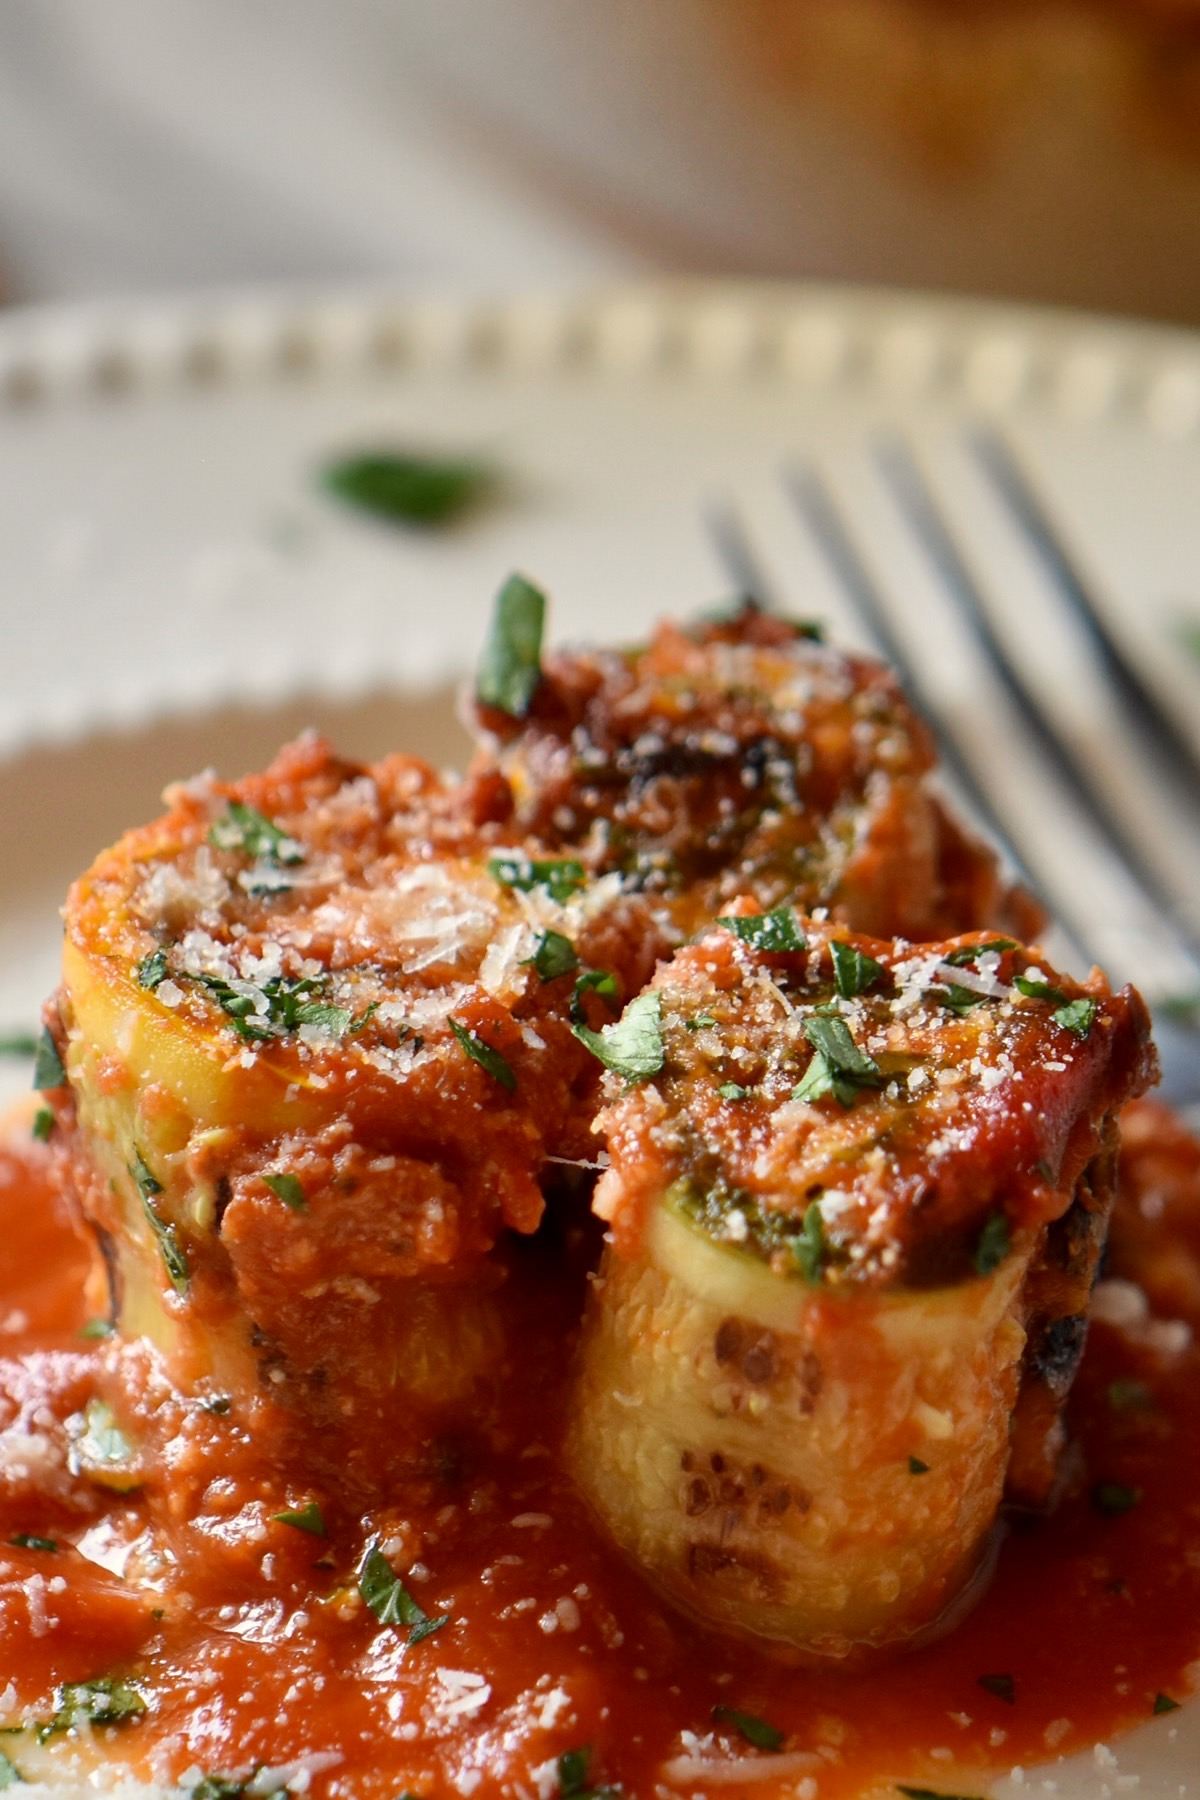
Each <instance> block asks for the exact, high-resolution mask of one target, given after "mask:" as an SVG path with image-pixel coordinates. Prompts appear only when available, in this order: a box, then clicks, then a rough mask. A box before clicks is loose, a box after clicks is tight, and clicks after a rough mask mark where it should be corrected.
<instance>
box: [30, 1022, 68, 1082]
mask: <svg viewBox="0 0 1200 1800" xmlns="http://www.w3.org/2000/svg"><path fill="white" fill-rule="evenodd" d="M33 1085H34V1087H35V1088H40V1089H41V1090H42V1092H43V1093H46V1092H48V1091H49V1090H51V1089H53V1088H60V1087H66V1085H67V1071H66V1070H65V1069H64V1068H63V1061H62V1057H61V1056H60V1055H59V1054H58V1045H57V1044H56V1043H55V1042H54V1039H53V1038H52V1037H51V1036H50V1031H49V1028H48V1027H47V1028H46V1029H45V1030H44V1031H43V1032H42V1035H41V1037H40V1038H39V1039H38V1041H37V1051H36V1055H35V1060H34V1064H33Z"/></svg>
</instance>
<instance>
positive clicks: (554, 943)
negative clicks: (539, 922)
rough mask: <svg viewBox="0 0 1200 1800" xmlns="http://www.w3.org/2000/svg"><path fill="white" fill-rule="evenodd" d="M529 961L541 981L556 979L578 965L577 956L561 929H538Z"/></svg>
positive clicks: (572, 945) (572, 971)
mask: <svg viewBox="0 0 1200 1800" xmlns="http://www.w3.org/2000/svg"><path fill="white" fill-rule="evenodd" d="M529 961H530V962H531V964H532V965H533V968H534V969H535V971H536V973H537V976H538V979H539V980H541V981H556V980H557V979H558V977H559V976H560V975H570V974H573V973H574V971H575V970H576V969H577V968H578V967H579V957H578V954H577V953H576V950H575V946H574V944H573V943H572V942H571V940H570V938H569V937H564V936H563V934H562V932H561V931H539V932H538V934H537V942H536V944H535V945H534V951H533V955H532V956H531V957H530V958H529Z"/></svg>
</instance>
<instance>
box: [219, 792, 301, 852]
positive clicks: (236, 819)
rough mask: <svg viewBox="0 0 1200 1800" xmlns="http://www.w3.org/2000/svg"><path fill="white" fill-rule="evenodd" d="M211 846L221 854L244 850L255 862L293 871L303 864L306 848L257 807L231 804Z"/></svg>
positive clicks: (238, 801) (238, 803)
mask: <svg viewBox="0 0 1200 1800" xmlns="http://www.w3.org/2000/svg"><path fill="white" fill-rule="evenodd" d="M208 841H209V843H210V844H213V845H215V846H216V848H217V849H218V850H241V851H243V852H244V853H245V854H246V855H247V856H251V857H253V858H254V859H255V861H256V862H268V863H273V864H275V866H276V867H277V868H281V869H290V868H294V867H295V865H296V864H297V863H302V862H303V861H304V846H303V844H299V843H297V842H296V839H295V838H292V837H289V836H288V834H287V832H286V831H284V830H283V828H282V827H281V826H279V825H276V823H275V821H274V819H268V818H267V816H266V814H265V813H260V812H259V811H258V809H257V807H253V806H245V805H243V803H242V802H241V801H240V800H231V801H230V802H229V805H228V807H227V808H226V810H225V811H224V812H223V813H222V815H221V817H220V818H219V819H218V820H217V821H216V822H215V824H214V825H213V826H212V828H211V830H210V831H209V834H208Z"/></svg>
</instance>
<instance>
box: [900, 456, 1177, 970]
mask: <svg viewBox="0 0 1200 1800" xmlns="http://www.w3.org/2000/svg"><path fill="white" fill-rule="evenodd" d="M876 455H877V460H878V463H879V466H880V468H881V470H882V472H883V474H884V476H885V478H886V480H887V482H888V485H889V487H890V488H891V490H892V492H893V494H894V495H895V498H896V500H897V502H898V504H899V506H900V508H901V511H902V512H903V514H904V516H905V518H906V519H907V521H908V523H909V525H910V527H911V529H912V531H913V533H914V535H915V536H916V537H917V539H918V540H919V542H920V543H921V544H922V545H923V547H924V549H925V552H926V554H927V555H928V557H929V559H930V561H931V562H932V563H933V565H934V567H935V568H936V569H937V571H938V573H939V574H940V575H941V577H942V580H943V582H944V583H945V586H946V589H947V592H948V593H949V594H950V595H951V597H952V598H953V599H954V601H955V602H956V603H957V605H958V607H959V609H960V611H961V613H962V615H963V617H964V619H965V620H966V622H967V624H968V625H969V626H970V628H971V631H972V633H973V635H974V637H975V640H976V642H977V643H978V645H979V647H980V649H981V650H982V651H983V653H984V655H985V657H986V658H987V660H988V662H989V663H990V665H991V667H992V670H993V672H994V673H995V675H996V677H997V679H998V680H999V682H1000V684H1001V686H1002V688H1003V689H1004V692H1005V693H1006V695H1007V696H1008V698H1009V700H1010V701H1011V702H1012V704H1013V706H1014V707H1015V708H1016V710H1017V712H1018V713H1019V715H1020V717H1021V720H1022V722H1023V724H1024V725H1025V727H1026V729H1027V730H1028V732H1029V734H1030V736H1031V737H1032V738H1034V739H1035V740H1036V742H1037V744H1038V747H1039V749H1040V750H1041V752H1042V754H1043V756H1044V757H1045V758H1046V760H1047V762H1048V763H1049V764H1050V765H1051V766H1052V767H1053V768H1054V770H1055V771H1056V773H1057V774H1058V775H1059V776H1060V778H1061V779H1062V781H1063V783H1064V785H1065V786H1066V787H1067V788H1068V789H1069V790H1070V792H1071V794H1072V795H1073V797H1074V799H1075V801H1076V802H1077V804H1078V805H1079V807H1080V810H1081V811H1082V812H1083V813H1085V814H1086V816H1087V817H1088V819H1089V820H1090V822H1091V824H1092V825H1093V827H1094V828H1095V830H1096V831H1097V832H1098V833H1099V835H1100V836H1101V837H1102V838H1103V839H1104V840H1105V842H1106V843H1107V844H1108V846H1109V848H1110V850H1111V851H1112V853H1113V854H1114V855H1115V856H1116V857H1117V858H1118V860H1119V861H1120V862H1121V863H1123V864H1124V866H1125V868H1126V869H1127V870H1128V871H1129V872H1130V874H1131V875H1132V876H1133V878H1134V879H1135V880H1136V882H1137V883H1138V885H1139V887H1141V889H1142V890H1143V892H1144V893H1145V894H1146V895H1147V896H1148V897H1149V898H1150V900H1151V901H1152V902H1153V904H1154V907H1155V908H1156V910H1157V911H1158V912H1159V913H1161V914H1163V915H1164V916H1165V918H1166V919H1167V920H1169V921H1170V923H1171V925H1172V927H1173V929H1174V936H1175V937H1176V939H1177V940H1178V942H1179V947H1180V949H1181V950H1182V951H1183V952H1184V954H1185V955H1186V957H1187V959H1188V961H1189V962H1190V963H1191V964H1192V966H1193V967H1194V968H1196V969H1200V934H1198V933H1197V932H1196V931H1195V929H1194V928H1193V926H1192V924H1191V922H1190V920H1189V919H1188V918H1187V916H1186V915H1185V914H1184V913H1183V911H1182V909H1181V907H1180V905H1179V903H1178V901H1177V900H1176V898H1175V896H1174V895H1173V894H1172V893H1171V892H1170V891H1169V889H1168V888H1167V886H1166V884H1165V883H1164V882H1163V881H1161V880H1160V878H1159V876H1158V873H1157V871H1156V870H1155V869H1154V868H1153V867H1152V866H1151V865H1150V863H1149V862H1148V861H1147V859H1146V857H1145V856H1144V855H1143V853H1142V851H1141V848H1140V846H1139V845H1138V844H1136V843H1135V842H1134V841H1133V839H1132V838H1131V837H1130V835H1129V833H1128V832H1127V830H1126V829H1125V827H1124V825H1123V824H1122V823H1121V821H1120V819H1119V818H1118V817H1117V816H1116V815H1115V814H1114V812H1113V810H1112V808H1111V807H1110V806H1109V805H1108V804H1107V802H1106V801H1105V799H1104V798H1103V795H1102V794H1101V793H1100V791H1099V790H1098V789H1097V787H1096V786H1095V784H1094V782H1093V781H1092V780H1091V778H1090V776H1089V775H1088V773H1087V770H1086V768H1085V766H1084V764H1083V763H1082V761H1081V760H1080V758H1079V757H1078V755H1077V754H1076V752H1075V751H1074V750H1073V749H1072V747H1071V746H1070V744H1069V743H1068V742H1067V741H1066V740H1065V739H1064V738H1063V737H1062V736H1061V735H1060V733H1059V732H1058V730H1057V729H1056V727H1055V725H1054V722H1053V720H1052V719H1051V718H1050V717H1049V715H1048V714H1047V713H1046V712H1045V711H1043V709H1042V707H1041V706H1040V704H1039V703H1038V701H1037V699H1036V698H1035V697H1034V694H1033V692H1032V690H1031V689H1030V688H1029V686H1028V685H1027V683H1026V681H1025V679H1024V677H1023V676H1022V674H1021V672H1020V670H1019V669H1018V668H1017V665H1016V664H1015V662H1014V661H1013V660H1012V658H1011V657H1010V656H1009V654H1008V652H1007V650H1006V649H1005V647H1004V644H1003V643H1002V642H1001V640H1000V638H999V636H998V635H997V633H996V630H995V628H994V626H993V625H992V622H991V619H990V617H989V615H988V611H987V606H986V602H985V601H984V598H983V593H982V590H981V588H980V586H979V583H978V582H977V580H976V579H975V576H974V574H973V573H972V570H971V567H970V565H969V563H968V562H967V560H966V558H965V556H964V554H963V552H962V550H961V549H960V548H959V545H958V542H957V540H956V538H955V536H954V534H953V532H952V531H951V529H950V527H949V525H948V524H947V522H946V520H945V517H944V516H943V514H942V511H941V508H940V507H939V505H938V503H937V501H936V499H935V498H934V494H933V490H932V489H931V487H930V486H929V483H928V481H927V480H926V478H925V476H924V474H923V472H922V470H921V469H920V467H919V465H918V464H917V461H916V458H915V457H914V456H913V454H912V452H911V451H910V450H909V448H908V446H907V445H906V444H905V443H904V442H903V440H901V439H898V438H885V439H883V440H881V441H880V443H879V444H878V446H877V451H876Z"/></svg>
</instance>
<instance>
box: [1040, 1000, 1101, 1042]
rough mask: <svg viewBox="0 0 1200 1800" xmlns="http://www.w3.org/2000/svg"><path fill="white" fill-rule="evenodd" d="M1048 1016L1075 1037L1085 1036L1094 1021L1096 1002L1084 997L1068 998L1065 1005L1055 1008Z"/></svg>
mask: <svg viewBox="0 0 1200 1800" xmlns="http://www.w3.org/2000/svg"><path fill="white" fill-rule="evenodd" d="M1050 1017H1051V1018H1052V1019H1053V1020H1054V1023H1055V1024H1056V1025H1061V1026H1062V1027H1063V1030H1064V1031H1070V1032H1072V1033H1073V1034H1074V1035H1075V1036H1076V1037H1077V1038H1086V1037H1087V1035H1088V1033H1089V1032H1090V1031H1091V1029H1092V1026H1093V1025H1094V1024H1095V1021H1096V1002H1095V1001H1094V1000H1089V999H1086V998H1081V999H1079V1000H1068V1001H1067V1003H1066V1005H1065V1006H1060V1007H1058V1008H1056V1010H1055V1011H1054V1012H1052V1013H1051V1015H1050Z"/></svg>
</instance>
